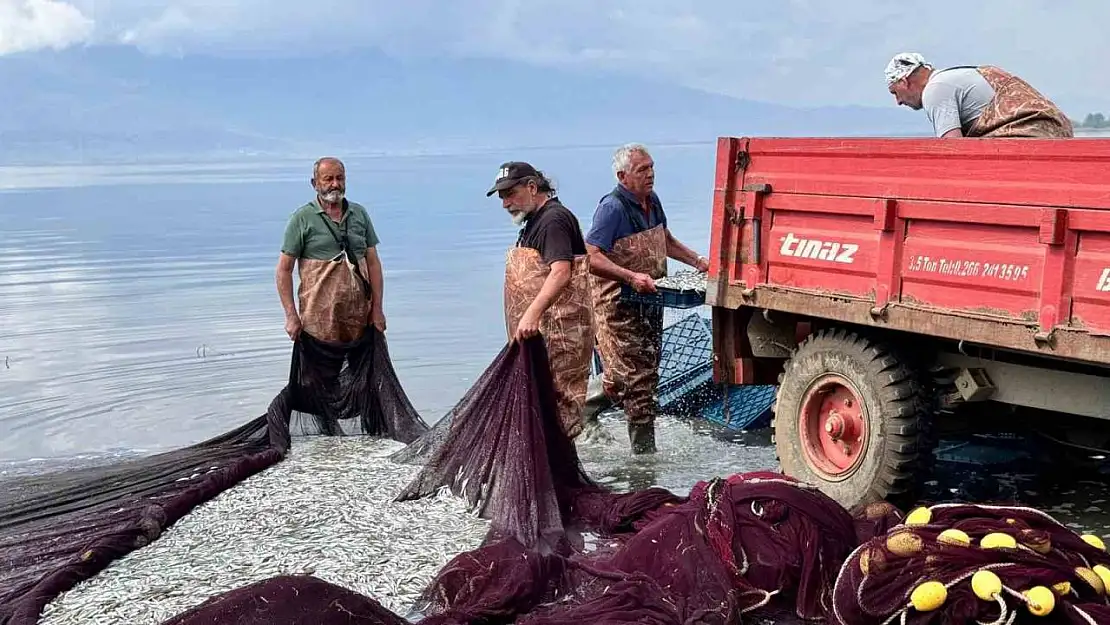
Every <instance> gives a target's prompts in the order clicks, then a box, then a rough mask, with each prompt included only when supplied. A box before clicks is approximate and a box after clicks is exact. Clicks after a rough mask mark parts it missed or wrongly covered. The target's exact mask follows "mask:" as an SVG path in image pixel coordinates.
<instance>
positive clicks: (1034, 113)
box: [886, 52, 1074, 138]
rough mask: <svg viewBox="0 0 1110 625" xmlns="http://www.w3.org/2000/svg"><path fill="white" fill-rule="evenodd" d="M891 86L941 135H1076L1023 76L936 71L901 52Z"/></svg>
mask: <svg viewBox="0 0 1110 625" xmlns="http://www.w3.org/2000/svg"><path fill="white" fill-rule="evenodd" d="M886 84H887V88H888V89H889V91H890V93H891V95H893V96H894V98H895V100H897V101H898V104H900V105H903V106H908V107H910V108H912V109H914V110H918V111H919V110H922V109H924V110H925V115H926V116H928V118H929V121H930V122H931V123H932V124H933V132H934V133H935V134H936V136H938V137H944V138H949V137H1026V138H1037V137H1040V138H1061V137H1072V136H1074V132H1073V129H1072V124H1071V120H1069V119H1068V116H1067V115H1065V114H1064V112H1063V111H1061V110H1060V108H1059V107H1058V106H1056V105H1055V104H1053V103H1052V101H1051V100H1049V99H1048V98H1046V97H1044V96H1043V95H1041V93H1040V92H1038V91H1037V90H1036V89H1034V88H1033V87H1032V86H1030V85H1029V84H1028V83H1026V82H1025V81H1024V80H1022V79H1021V78H1018V77H1017V76H1014V75H1013V74H1011V73H1009V72H1006V71H1005V70H1002V69H999V68H997V67H993V66H990V65H981V66H958V67H949V68H947V69H942V70H936V69H934V68H933V66H932V65H931V64H929V63H928V62H926V61H925V58H924V57H922V56H921V55H920V54H918V53H916V52H903V53H901V54H897V55H895V56H894V58H892V59H891V60H890V63H888V64H887V66H886Z"/></svg>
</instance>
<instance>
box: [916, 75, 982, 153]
mask: <svg viewBox="0 0 1110 625" xmlns="http://www.w3.org/2000/svg"><path fill="white" fill-rule="evenodd" d="M993 99H994V88H993V87H991V86H990V83H988V82H987V81H986V79H985V78H983V75H982V74H980V73H979V71H978V70H977V69H975V68H974V67H950V68H948V69H942V70H939V71H935V72H933V75H932V76H930V77H929V82H928V83H927V84H926V85H925V90H924V91H922V93H921V105H922V108H924V109H925V115H927V116H928V117H929V121H931V122H932V123H933V131H934V132H935V133H936V136H938V137H940V136H942V135H943V134H944V133H946V132H948V131H949V130H952V129H953V128H960V129H961V130H962V131H963V133H964V134H965V135H966V134H967V131H968V129H970V128H971V125H972V124H973V123H974V122H975V120H976V119H979V115H980V114H981V113H982V112H983V109H985V108H987V105H988V104H990V102H991V100H993Z"/></svg>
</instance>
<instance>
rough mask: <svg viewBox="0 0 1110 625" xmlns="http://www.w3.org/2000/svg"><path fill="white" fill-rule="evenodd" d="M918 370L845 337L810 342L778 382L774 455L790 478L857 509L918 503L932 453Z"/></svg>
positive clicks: (829, 333)
mask: <svg viewBox="0 0 1110 625" xmlns="http://www.w3.org/2000/svg"><path fill="white" fill-rule="evenodd" d="M925 399H926V398H925V397H924V392H923V390H922V387H921V385H920V383H919V379H918V376H917V375H916V373H915V371H914V370H913V368H912V367H910V366H909V365H908V364H907V363H906V362H904V361H902V360H901V359H899V358H898V357H897V356H896V355H895V354H894V352H893V351H892V349H891V348H890V347H889V346H888V345H886V344H885V343H882V342H880V341H876V340H874V339H871V338H865V337H861V336H860V335H858V334H855V333H852V332H848V331H845V330H842V329H825V330H821V331H819V332H816V333H815V334H813V335H811V336H810V337H809V338H807V339H806V340H805V341H804V342H803V343H802V344H801V345H800V346H799V347H798V349H797V350H796V351H795V353H794V355H793V356H792V357H791V359H790V360H789V361H788V362H787V363H786V367H785V369H784V372H783V374H782V375H781V376H779V388H778V395H777V397H776V402H775V418H774V423H773V427H774V432H775V447H776V450H777V453H778V457H779V462H780V463H781V464H782V469H783V471H784V472H785V473H786V474H787V475H790V476H792V477H794V478H797V479H799V480H802V481H803V482H808V483H811V484H814V485H816V486H817V487H819V488H820V489H821V490H822V491H823V492H825V493H826V494H827V495H829V496H830V497H832V498H833V499H835V500H836V501H837V502H839V503H840V504H841V505H842V506H844V507H846V508H849V509H850V508H852V507H855V506H857V505H860V504H867V503H871V502H874V501H879V500H882V499H887V500H895V501H898V500H900V499H904V498H907V497H912V496H913V495H914V494H915V492H914V490H915V487H916V485H917V483H918V481H919V480H918V478H919V477H920V473H921V471H922V470H923V468H924V467H926V466H928V464H927V463H926V462H923V460H927V459H928V457H929V455H930V454H931V452H932V450H931V447H930V445H929V442H928V441H929V436H928V434H929V432H930V431H931V428H930V423H929V419H930V418H931V415H930V414H929V411H928V408H927V406H928V403H927V402H926V401H925Z"/></svg>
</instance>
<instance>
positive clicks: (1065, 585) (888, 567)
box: [834, 504, 1110, 625]
mask: <svg viewBox="0 0 1110 625" xmlns="http://www.w3.org/2000/svg"><path fill="white" fill-rule="evenodd" d="M1108 566H1110V555H1108V554H1107V553H1106V551H1105V549H1104V548H1103V547H1102V546H1101V545H1100V544H1098V542H1097V541H1095V544H1088V543H1087V542H1086V541H1085V540H1084V539H1083V538H1082V537H1081V536H1080V535H1078V534H1076V533H1075V532H1074V531H1072V530H1071V529H1069V528H1067V527H1065V526H1064V525H1062V524H1060V523H1059V522H1058V521H1056V520H1055V519H1053V518H1052V517H1050V516H1048V515H1047V514H1044V513H1042V512H1040V511H1037V510H1033V509H1030V508H1022V507H1011V506H986V505H975V504H939V505H935V506H932V507H929V508H925V507H923V508H919V509H917V510H914V511H912V512H911V513H910V514H908V515H907V516H906V517H905V519H904V521H903V523H901V524H898V525H895V526H893V527H891V528H890V529H889V530H888V531H886V532H885V533H882V534H879V535H876V536H875V537H874V538H872V539H871V540H868V541H867V542H864V543H863V544H862V545H861V546H860V547H859V548H858V549H856V550H855V551H854V552H853V554H852V556H851V557H850V558H849V559H848V560H847V561H846V562H845V563H844V566H843V568H842V569H841V571H840V573H839V576H838V579H837V583H836V591H835V598H836V600H835V610H834V614H835V617H836V620H835V621H834V622H836V623H842V624H844V625H848V624H851V625H857V624H858V625H868V624H876V625H878V624H881V623H888V622H891V621H890V619H891V618H893V619H894V622H902V623H912V624H914V625H922V624H926V623H974V622H976V621H979V622H982V623H1000V624H1001V623H1010V622H1015V621H1011V620H1010V619H1015V620H1016V622H1018V623H1033V622H1035V623H1060V624H1065V623H1067V624H1076V625H1078V624H1084V625H1091V624H1093V623H1104V622H1110V621H1107V620H1105V619H1106V617H1107V615H1108V611H1107V610H1108V608H1110V605H1108V604H1107V602H1106V586H1107V584H1108V583H1110V568H1106V567H1108ZM977 575H978V577H976V576H977ZM988 581H989V582H992V583H995V584H997V586H995V587H994V588H993V591H991V592H988V590H985V589H989V588H990V584H988V583H987V582H988ZM976 588H979V589H980V592H982V593H983V594H978V593H977V592H976ZM1035 588H1036V589H1037V590H1031V589H1035ZM915 600H916V601H915ZM1041 612H1043V614H1040V613H1041Z"/></svg>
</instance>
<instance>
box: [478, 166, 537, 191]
mask: <svg viewBox="0 0 1110 625" xmlns="http://www.w3.org/2000/svg"><path fill="white" fill-rule="evenodd" d="M539 175H540V172H538V171H536V168H535V167H532V166H531V165H529V164H528V163H522V162H519V161H509V162H508V163H501V168H500V169H498V170H497V180H495V181H494V183H493V186H492V187H490V190H489V191H487V192H486V197H489V196H491V195H493V194H494V193H497V192H498V191H504V190H505V189H512V188H513V187H515V186H516V185H518V184H520V183H521V181H523V180H524V179H526V178H530V177H532V176H539Z"/></svg>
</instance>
